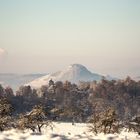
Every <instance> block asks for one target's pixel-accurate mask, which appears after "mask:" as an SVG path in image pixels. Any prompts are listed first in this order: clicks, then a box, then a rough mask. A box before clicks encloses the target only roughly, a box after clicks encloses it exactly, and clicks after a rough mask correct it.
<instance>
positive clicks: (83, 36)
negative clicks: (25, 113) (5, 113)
mask: <svg viewBox="0 0 140 140" xmlns="http://www.w3.org/2000/svg"><path fill="white" fill-rule="evenodd" d="M139 60H140V0H0V73H52V72H55V71H58V70H61V69H63V68H64V67H66V66H67V65H70V64H74V63H80V64H83V65H85V66H86V67H87V68H89V70H91V71H92V72H97V73H101V74H105V75H108V74H109V75H112V76H116V77H126V76H127V75H130V76H132V77H135V76H140V61H139Z"/></svg>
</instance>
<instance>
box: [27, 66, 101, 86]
mask: <svg viewBox="0 0 140 140" xmlns="http://www.w3.org/2000/svg"><path fill="white" fill-rule="evenodd" d="M102 77H103V76H102V75H99V74H96V73H92V72H90V71H89V70H88V69H87V68H86V67H85V66H83V65H81V64H72V65H70V66H68V67H66V68H65V69H64V70H62V71H59V72H56V73H53V74H48V75H46V76H43V77H41V78H38V79H36V80H34V81H32V82H30V83H28V84H26V85H30V86H32V87H34V88H39V87H41V86H42V85H48V82H49V80H51V79H52V80H53V81H55V82H56V81H63V82H64V81H66V80H67V81H70V82H72V83H78V82H79V81H94V80H96V81H99V80H101V79H102Z"/></svg>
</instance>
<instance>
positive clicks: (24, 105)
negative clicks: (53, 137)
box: [0, 77, 140, 132]
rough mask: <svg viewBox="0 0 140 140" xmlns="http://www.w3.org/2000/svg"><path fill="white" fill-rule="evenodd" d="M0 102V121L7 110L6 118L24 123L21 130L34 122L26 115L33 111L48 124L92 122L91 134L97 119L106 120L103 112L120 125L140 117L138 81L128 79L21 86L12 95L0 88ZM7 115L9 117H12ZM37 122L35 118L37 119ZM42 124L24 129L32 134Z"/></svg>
mask: <svg viewBox="0 0 140 140" xmlns="http://www.w3.org/2000/svg"><path fill="white" fill-rule="evenodd" d="M0 99H1V101H0V106H1V111H0V115H1V118H5V117H4V116H3V115H2V114H4V111H5V113H6V110H7V113H6V114H5V115H6V116H8V117H9V116H12V115H13V116H14V118H18V119H19V118H20V121H21V122H24V125H21V127H23V126H24V127H25V126H26V124H27V125H29V124H30V121H31V122H32V121H35V120H32V118H33V116H30V115H29V116H28V115H27V112H31V111H33V110H34V111H35V109H36V110H37V108H38V111H37V112H39V110H40V111H41V110H42V111H43V110H44V115H43V113H42V114H41V113H37V112H36V113H35V114H36V115H37V114H38V116H39V118H40V117H41V118H44V119H45V118H46V116H47V120H51V121H52V120H53V121H72V122H88V121H91V120H92V121H91V122H93V124H94V129H92V130H95V131H96V129H95V126H98V125H97V124H96V121H97V120H98V119H99V118H100V120H103V118H105V115H102V113H103V112H104V113H105V114H106V113H107V112H111V113H112V117H114V115H115V114H116V115H117V120H119V121H123V122H126V121H128V122H129V120H132V118H134V117H135V118H137V117H139V116H140V81H138V82H136V81H134V80H132V79H131V78H130V77H127V78H126V79H124V80H112V81H108V80H106V79H102V80H101V81H100V82H96V81H93V82H79V84H73V83H71V82H69V81H65V82H61V81H57V82H54V81H53V80H50V81H49V84H48V85H44V86H42V87H41V88H39V89H33V88H31V87H30V86H21V87H19V89H18V90H17V91H16V92H15V93H14V92H13V90H12V88H10V87H6V88H4V87H2V85H0ZM4 107H5V108H4ZM2 109H3V110H2ZM8 111H9V112H8ZM42 111H41V112H42ZM114 111H115V112H114ZM8 113H12V115H10V114H8ZM25 114H26V115H25ZM99 114H100V115H99ZM40 115H41V116H40ZM43 116H45V117H43ZM97 116H98V117H97ZM99 116H100V117H99ZM101 116H103V117H101ZM25 118H26V119H25ZM36 118H38V117H37V116H36ZM93 118H94V119H93ZM95 118H98V119H97V120H96V119H95ZM101 118H102V119H101ZM106 118H109V117H106ZM7 119H8V118H7ZM1 120H3V119H1ZM41 120H42V119H41ZM41 120H38V121H39V122H40V123H39V124H37V123H35V124H36V125H35V126H26V127H30V128H32V130H35V129H36V127H38V129H40V127H41V126H43V125H44V122H43V121H42V122H43V123H41ZM110 120H111V121H112V124H113V123H114V122H115V121H116V119H113V118H110ZM5 122H6V120H5ZM25 122H26V123H25ZM36 122H37V121H36ZM103 122H104V123H103ZM103 122H102V124H105V125H106V127H104V131H107V124H106V122H105V120H104V121H103ZM0 123H1V124H2V123H3V122H0ZM31 124H32V123H31ZM0 126H1V125H0ZM3 126H4V125H3ZM100 126H101V125H100ZM129 126H130V125H129ZM0 129H1V130H2V129H3V128H0ZM108 129H109V130H108V132H110V131H111V128H110V124H109V128H108Z"/></svg>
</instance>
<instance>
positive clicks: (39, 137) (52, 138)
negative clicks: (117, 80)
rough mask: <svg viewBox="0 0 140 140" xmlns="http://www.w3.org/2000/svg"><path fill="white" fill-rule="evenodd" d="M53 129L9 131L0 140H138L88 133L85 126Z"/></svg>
mask: <svg viewBox="0 0 140 140" xmlns="http://www.w3.org/2000/svg"><path fill="white" fill-rule="evenodd" d="M53 125H54V128H53V129H51V128H47V129H44V130H43V132H42V134H40V133H32V132H31V131H26V132H22V131H19V130H15V129H13V130H9V131H4V132H1V133H0V140H140V136H138V134H136V133H133V132H131V133H128V132H122V133H121V134H119V135H118V134H108V135H104V134H99V135H98V136H95V135H93V134H92V133H89V132H88V127H87V124H82V123H81V124H79V123H76V124H75V125H72V124H71V123H58V122H57V123H56V122H55V123H53Z"/></svg>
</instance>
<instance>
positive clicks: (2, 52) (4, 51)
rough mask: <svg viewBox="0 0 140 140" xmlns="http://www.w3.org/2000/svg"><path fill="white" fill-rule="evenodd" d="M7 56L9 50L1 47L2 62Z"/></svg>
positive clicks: (0, 56)
mask: <svg viewBox="0 0 140 140" xmlns="http://www.w3.org/2000/svg"><path fill="white" fill-rule="evenodd" d="M6 56H7V51H6V50H4V49H2V48H0V62H1V61H3V60H4V59H5V58H6Z"/></svg>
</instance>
